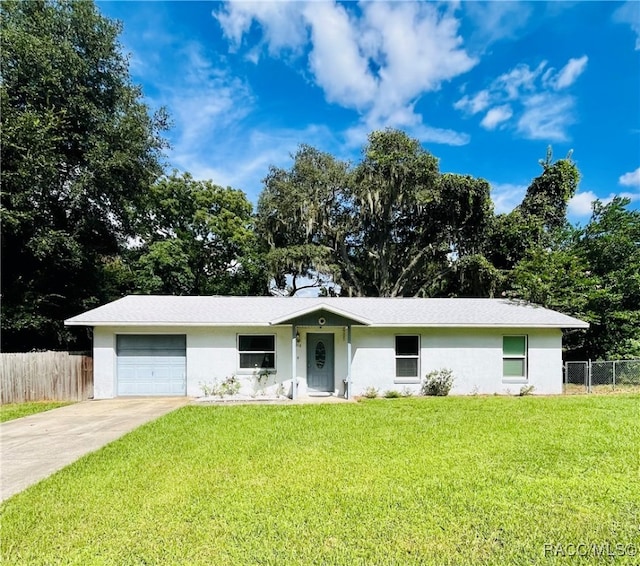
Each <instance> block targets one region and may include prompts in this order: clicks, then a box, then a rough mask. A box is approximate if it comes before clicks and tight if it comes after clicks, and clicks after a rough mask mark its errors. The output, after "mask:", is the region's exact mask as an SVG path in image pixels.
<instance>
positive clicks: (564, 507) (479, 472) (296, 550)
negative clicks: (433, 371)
mask: <svg viewBox="0 0 640 566" xmlns="http://www.w3.org/2000/svg"><path fill="white" fill-rule="evenodd" d="M639 404H640V397H639V396H618V397H580V398H578V397H547V398H535V397H521V398H520V397H518V398H513V397H509V398H505V397H467V398H461V397H449V398H419V399H418V398H416V399H394V400H374V401H364V402H361V403H358V404H344V405H299V406H235V407H219V406H210V407H198V406H188V407H185V408H183V409H180V410H178V411H175V412H173V413H171V414H169V415H167V416H165V417H163V418H160V419H158V420H157V421H154V422H152V423H149V424H147V425H145V426H143V427H141V428H139V429H137V430H136V431H134V432H132V433H130V434H128V435H126V436H125V437H123V438H122V439H120V440H118V441H116V442H114V443H112V444H110V445H108V446H106V447H105V448H103V449H102V450H99V451H98V452H95V453H93V454H90V455H88V456H86V457H84V458H82V459H81V460H80V461H78V462H77V463H75V464H73V465H71V466H69V467H67V468H66V469H64V470H62V471H61V472H59V473H57V474H55V475H54V476H52V477H51V478H49V479H47V480H45V481H43V482H41V483H40V484H38V485H36V486H34V487H32V488H30V489H29V490H27V491H26V492H23V493H21V494H19V495H17V496H15V497H13V498H12V499H10V500H9V501H7V502H5V504H3V506H2V507H1V508H0V514H1V515H0V520H1V522H2V540H1V542H0V544H1V547H0V548H1V550H2V559H3V562H4V563H6V564H25V563H28V564H49V563H65V564H83V565H85V564H185V563H188V564H320V563H322V564H439V565H441V564H496V565H497V564H524V563H527V564H550V563H551V564H554V563H557V564H569V563H570V564H575V563H585V564H587V563H594V564H595V563H601V561H602V558H601V557H600V556H598V553H599V552H604V551H607V552H609V553H610V554H611V553H618V554H617V555H616V557H617V559H619V560H621V563H630V564H631V563H635V562H637V561H638V560H640V558H638V556H637V555H636V556H633V553H634V552H637V551H640V536H639V533H640V531H639V530H638V528H639V526H640V525H639V520H640V491H639V490H637V479H638V449H637V447H638V446H639V445H640V434H639V430H638V417H639V406H640V405H639ZM579 545H583V546H579ZM577 549H578V550H577ZM607 559H611V558H610V557H607ZM634 561H635V562H634Z"/></svg>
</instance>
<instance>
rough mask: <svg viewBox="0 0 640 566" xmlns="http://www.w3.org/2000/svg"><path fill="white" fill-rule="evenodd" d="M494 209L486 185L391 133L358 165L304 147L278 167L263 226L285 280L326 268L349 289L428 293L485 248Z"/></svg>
mask: <svg viewBox="0 0 640 566" xmlns="http://www.w3.org/2000/svg"><path fill="white" fill-rule="evenodd" d="M491 214H492V206H491V200H490V198H489V185H488V184H487V183H486V182H485V181H482V180H477V179H473V178H471V177H466V176H460V175H441V174H440V173H439V171H438V162H437V159H436V158H435V157H434V156H432V155H431V154H430V153H429V152H427V151H426V150H424V149H423V148H422V147H421V146H420V144H419V142H418V141H417V140H414V139H411V138H409V137H408V136H407V135H406V134H405V133H403V132H400V131H397V130H385V131H378V132H372V133H371V134H370V135H369V141H368V144H367V145H366V146H365V148H364V149H363V158H362V160H361V161H360V163H358V164H357V165H356V166H355V167H350V166H349V165H348V164H347V163H344V162H340V161H337V160H336V159H334V158H333V157H332V156H330V155H328V154H325V153H321V152H319V151H317V150H315V149H313V148H311V147H309V146H302V147H301V148H300V150H299V151H298V153H297V154H296V155H295V156H294V165H293V167H292V168H291V170H289V171H286V170H282V169H277V168H272V169H271V171H270V174H269V176H268V177H267V178H266V179H265V189H264V191H263V193H262V195H261V197H260V202H259V205H258V227H259V231H260V234H261V235H262V236H263V238H264V239H265V240H266V242H267V243H268V244H269V246H270V248H271V252H270V253H269V257H270V258H271V268H272V274H273V276H274V278H275V281H276V284H278V285H280V286H282V285H283V283H284V281H285V275H286V274H290V275H293V276H294V281H295V278H296V277H299V276H305V277H307V278H311V279H312V280H314V279H315V278H316V277H317V274H318V273H324V274H330V275H331V276H332V278H333V280H334V281H335V282H337V283H338V284H339V285H340V286H341V287H342V292H343V293H346V294H352V295H360V296H389V297H393V296H402V295H427V296H428V295H433V294H438V293H446V292H447V290H448V288H449V287H450V285H449V281H448V280H449V278H450V277H451V275H452V273H453V269H452V262H453V261H456V260H461V259H462V258H463V257H465V256H466V255H467V254H471V253H473V252H475V251H476V250H477V249H478V247H479V244H478V242H481V241H482V239H483V236H482V232H483V231H484V230H485V228H486V226H487V224H488V221H489V218H490V216H491ZM452 257H453V258H454V259H453V260H452ZM459 266H460V269H464V264H462V263H460V264H459ZM311 284H315V280H314V281H313V282H312V283H311ZM291 290H292V291H293V290H295V287H293V288H292V289H291Z"/></svg>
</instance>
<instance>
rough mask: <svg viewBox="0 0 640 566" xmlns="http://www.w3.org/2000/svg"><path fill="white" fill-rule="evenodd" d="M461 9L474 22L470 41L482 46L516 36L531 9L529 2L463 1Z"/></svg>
mask: <svg viewBox="0 0 640 566" xmlns="http://www.w3.org/2000/svg"><path fill="white" fill-rule="evenodd" d="M463 9H464V11H465V13H466V14H467V15H468V16H469V17H470V18H471V19H472V20H473V21H474V23H475V25H474V29H473V35H472V41H473V42H474V43H479V44H482V45H483V46H486V45H487V44H489V43H493V42H495V41H498V40H501V39H509V38H515V37H517V36H518V32H519V31H520V30H521V29H522V28H523V27H525V26H526V24H527V22H528V21H529V18H530V16H531V13H532V11H533V7H532V5H531V3H529V2H464V3H463Z"/></svg>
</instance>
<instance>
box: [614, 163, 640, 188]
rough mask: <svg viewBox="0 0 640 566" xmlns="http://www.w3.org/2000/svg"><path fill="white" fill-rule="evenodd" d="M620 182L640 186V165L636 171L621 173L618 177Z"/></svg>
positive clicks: (624, 185) (623, 184)
mask: <svg viewBox="0 0 640 566" xmlns="http://www.w3.org/2000/svg"><path fill="white" fill-rule="evenodd" d="M618 182H619V183H620V184H621V185H622V186H623V187H640V167H638V168H637V169H636V170H635V171H631V172H629V173H625V174H624V175H621V176H620V178H619V179H618Z"/></svg>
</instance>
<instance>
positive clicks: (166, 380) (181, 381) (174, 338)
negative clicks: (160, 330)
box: [116, 334, 187, 395]
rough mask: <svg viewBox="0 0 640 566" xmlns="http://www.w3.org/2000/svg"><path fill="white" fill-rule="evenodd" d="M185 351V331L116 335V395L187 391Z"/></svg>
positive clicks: (183, 392)
mask: <svg viewBox="0 0 640 566" xmlns="http://www.w3.org/2000/svg"><path fill="white" fill-rule="evenodd" d="M186 354H187V337H186V335H184V334H153V335H152V334H120V335H118V336H117V338H116V355H117V359H118V362H117V383H118V386H117V392H118V395H186V394H187V380H186V376H187V355H186Z"/></svg>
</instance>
